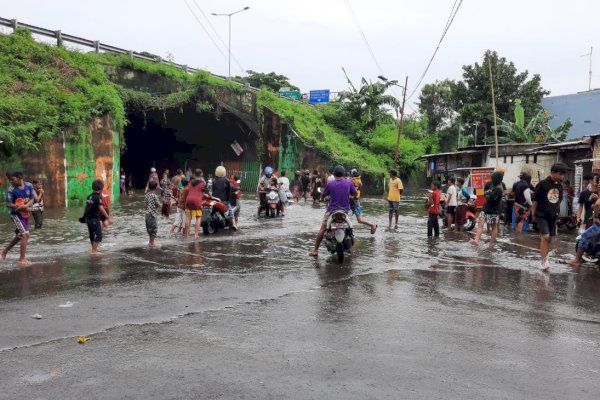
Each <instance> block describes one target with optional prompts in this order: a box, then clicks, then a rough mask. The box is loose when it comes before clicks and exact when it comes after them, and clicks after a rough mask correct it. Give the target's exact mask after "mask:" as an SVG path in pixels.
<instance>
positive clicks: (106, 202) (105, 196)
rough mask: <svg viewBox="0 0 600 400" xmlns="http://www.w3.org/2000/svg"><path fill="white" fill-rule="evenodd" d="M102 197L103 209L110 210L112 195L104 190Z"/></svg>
mask: <svg viewBox="0 0 600 400" xmlns="http://www.w3.org/2000/svg"><path fill="white" fill-rule="evenodd" d="M100 197H101V198H102V207H104V209H108V208H109V207H110V195H109V194H108V192H107V191H106V189H102V194H101V195H100Z"/></svg>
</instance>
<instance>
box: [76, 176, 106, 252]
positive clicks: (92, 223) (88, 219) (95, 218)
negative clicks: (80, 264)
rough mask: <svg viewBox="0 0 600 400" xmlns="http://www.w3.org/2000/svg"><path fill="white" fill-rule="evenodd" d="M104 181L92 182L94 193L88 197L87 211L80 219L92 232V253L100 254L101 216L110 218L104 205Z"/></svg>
mask: <svg viewBox="0 0 600 400" xmlns="http://www.w3.org/2000/svg"><path fill="white" fill-rule="evenodd" d="M103 189H104V182H102V181H101V180H100V179H96V180H95V181H94V182H92V190H93V193H92V194H90V195H89V196H88V197H87V200H86V206H85V211H84V212H83V217H82V218H81V219H80V220H79V221H80V222H85V223H86V224H87V227H88V233H89V234H90V242H91V243H92V254H99V252H98V247H99V246H100V243H101V242H102V222H101V221H100V218H101V217H104V218H105V219H107V220H108V213H107V212H106V210H105V209H104V206H103V205H102V190H103Z"/></svg>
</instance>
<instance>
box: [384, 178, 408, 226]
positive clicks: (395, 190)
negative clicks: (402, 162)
mask: <svg viewBox="0 0 600 400" xmlns="http://www.w3.org/2000/svg"><path fill="white" fill-rule="evenodd" d="M403 191H404V186H403V185H402V181H401V180H400V178H399V177H398V171H396V170H395V169H392V170H390V184H389V191H388V195H387V201H388V208H389V214H390V215H389V222H390V223H389V226H388V228H390V229H392V217H394V216H395V225H394V229H398V216H399V214H400V196H401V195H402V192H403Z"/></svg>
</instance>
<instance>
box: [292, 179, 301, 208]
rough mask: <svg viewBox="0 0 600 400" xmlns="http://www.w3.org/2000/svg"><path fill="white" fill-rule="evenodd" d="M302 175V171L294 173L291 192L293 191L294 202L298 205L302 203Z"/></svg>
mask: <svg viewBox="0 0 600 400" xmlns="http://www.w3.org/2000/svg"><path fill="white" fill-rule="evenodd" d="M301 175H302V173H301V172H300V171H296V172H295V173H294V179H293V180H292V183H291V184H290V190H291V191H292V200H293V201H294V203H296V204H298V203H299V202H300V197H302V182H301V180H300V178H301Z"/></svg>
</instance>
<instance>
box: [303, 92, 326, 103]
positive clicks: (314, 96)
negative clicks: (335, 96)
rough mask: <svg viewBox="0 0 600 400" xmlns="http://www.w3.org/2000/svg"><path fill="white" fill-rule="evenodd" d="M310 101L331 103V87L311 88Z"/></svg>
mask: <svg viewBox="0 0 600 400" xmlns="http://www.w3.org/2000/svg"><path fill="white" fill-rule="evenodd" d="M308 102H309V103H329V89H326V90H311V91H310V93H309V96H308Z"/></svg>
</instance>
